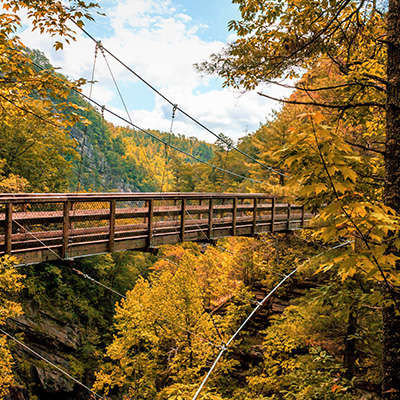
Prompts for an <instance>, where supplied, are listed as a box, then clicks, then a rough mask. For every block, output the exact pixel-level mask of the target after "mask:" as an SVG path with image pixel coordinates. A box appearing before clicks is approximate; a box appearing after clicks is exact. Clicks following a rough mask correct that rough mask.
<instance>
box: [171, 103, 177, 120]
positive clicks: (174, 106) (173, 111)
mask: <svg viewBox="0 0 400 400" xmlns="http://www.w3.org/2000/svg"><path fill="white" fill-rule="evenodd" d="M177 109H178V104H174V105H173V106H172V118H175V112H176V110H177Z"/></svg>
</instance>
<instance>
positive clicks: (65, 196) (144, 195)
mask: <svg viewBox="0 0 400 400" xmlns="http://www.w3.org/2000/svg"><path fill="white" fill-rule="evenodd" d="M182 198H186V199H192V200H201V199H234V198H236V199H276V198H277V196H274V195H271V194H265V193H206V192H205V193H193V192H162V193H154V192H135V193H125V192H117V193H116V192H111V193H15V194H10V193H0V204H7V203H14V204H21V203H28V202H29V203H43V202H46V203H47V202H48V203H55V202H64V201H68V200H69V201H75V202H82V201H83V202H85V201H89V200H90V201H110V200H120V201H128V200H179V199H182Z"/></svg>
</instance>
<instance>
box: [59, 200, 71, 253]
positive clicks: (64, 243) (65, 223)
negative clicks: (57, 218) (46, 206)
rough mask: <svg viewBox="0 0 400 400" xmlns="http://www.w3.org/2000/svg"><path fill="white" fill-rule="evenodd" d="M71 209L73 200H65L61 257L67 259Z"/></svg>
mask: <svg viewBox="0 0 400 400" xmlns="http://www.w3.org/2000/svg"><path fill="white" fill-rule="evenodd" d="M70 211H71V202H70V201H68V200H67V201H65V202H64V207H63V233H62V247H61V258H62V259H65V258H67V257H68V244H69V231H70V228H71V226H70V218H69V214H70Z"/></svg>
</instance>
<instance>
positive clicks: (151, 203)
mask: <svg viewBox="0 0 400 400" xmlns="http://www.w3.org/2000/svg"><path fill="white" fill-rule="evenodd" d="M147 204H148V207H149V211H148V217H147V230H148V231H149V235H148V238H147V247H151V246H152V244H153V227H154V221H153V219H154V214H153V212H154V200H153V199H151V200H148V201H147Z"/></svg>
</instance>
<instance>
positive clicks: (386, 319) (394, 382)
mask: <svg viewBox="0 0 400 400" xmlns="http://www.w3.org/2000/svg"><path fill="white" fill-rule="evenodd" d="M387 18H388V35H387V41H388V50H387V55H388V65H387V77H388V85H387V105H386V123H387V126H386V155H385V170H386V176H385V204H386V205H387V206H390V207H392V208H393V209H394V210H396V211H397V212H400V0H390V1H389V10H388V15H387ZM397 300H399V298H398V299H397ZM382 364H383V380H382V391H383V395H384V398H385V399H398V398H399V397H400V316H399V315H396V312H395V307H385V308H384V310H383V341H382Z"/></svg>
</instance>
